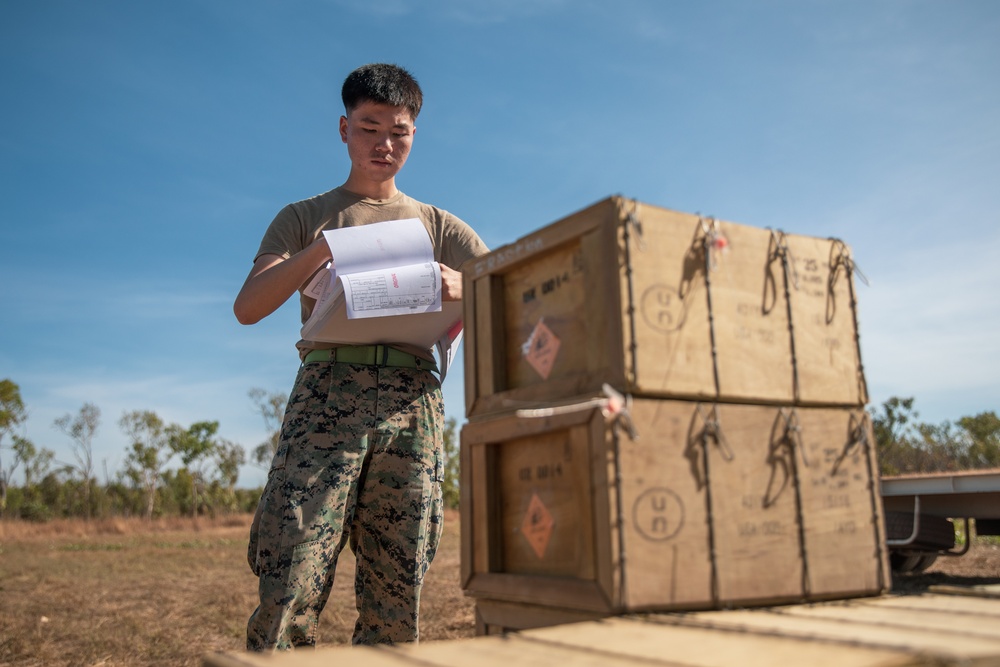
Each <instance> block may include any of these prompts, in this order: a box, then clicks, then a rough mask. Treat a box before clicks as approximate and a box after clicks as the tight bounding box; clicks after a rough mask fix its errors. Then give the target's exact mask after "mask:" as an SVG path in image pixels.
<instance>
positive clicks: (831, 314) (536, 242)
mask: <svg viewBox="0 0 1000 667" xmlns="http://www.w3.org/2000/svg"><path fill="white" fill-rule="evenodd" d="M851 266H852V265H851V263H850V253H849V251H848V249H847V247H846V246H845V245H844V244H843V243H841V242H839V241H834V240H829V239H815V238H811V237H803V236H795V235H786V234H782V233H778V232H771V231H770V230H766V229H760V228H755V227H749V226H745V225H738V224H735V223H729V222H722V221H714V220H706V219H703V218H700V217H698V216H695V215H690V214H685V213H679V212H675V211H670V210H667V209H663V208H659V207H655V206H649V205H646V204H640V203H639V202H635V201H631V200H627V199H623V198H619V197H614V198H609V199H606V200H603V201H601V202H598V203H597V204H595V205H593V206H591V207H589V208H587V209H585V210H582V211H580V212H578V213H575V214H573V215H571V216H569V217H567V218H564V219H562V220H560V221H558V222H556V223H553V224H552V225H549V226H547V227H545V228H543V229H540V230H538V231H536V232H534V233H532V234H530V235H528V236H526V237H524V238H522V239H520V240H519V241H517V242H516V243H513V244H510V245H507V246H504V247H501V248H499V249H497V250H496V251H494V252H492V253H490V254H489V255H486V256H484V257H481V258H478V259H476V260H473V261H472V262H470V264H469V265H468V266H467V267H466V268H465V269H464V271H463V273H464V280H465V284H464V290H465V300H464V301H465V305H464V309H465V312H464V320H465V323H466V340H465V355H466V356H465V373H466V378H465V380H466V381H465V390H466V413H467V416H468V417H469V418H470V419H474V418H477V417H481V416H489V415H495V414H498V413H502V412H505V411H510V410H512V409H516V408H518V407H524V406H530V405H544V404H546V403H549V402H552V401H559V400H562V399H566V398H568V397H574V396H579V395H584V394H588V393H594V392H599V391H600V390H601V387H602V385H603V384H604V383H609V384H611V385H612V386H614V387H615V388H616V389H618V390H619V391H622V392H628V393H633V394H637V395H643V396H656V397H664V398H686V399H705V400H719V401H735V402H750V403H771V402H773V403H778V404H798V405H816V406H822V405H831V406H833V405H843V406H848V405H849V406H861V405H864V404H865V402H866V400H867V394H866V389H865V385H864V375H863V372H862V367H861V362H860V355H859V352H858V342H857V327H856V319H855V309H854V303H855V302H854V289H853V282H852V273H851V270H850V268H851Z"/></svg>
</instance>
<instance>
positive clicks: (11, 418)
mask: <svg viewBox="0 0 1000 667" xmlns="http://www.w3.org/2000/svg"><path fill="white" fill-rule="evenodd" d="M27 418H28V412H27V410H25V408H24V401H22V400H21V388H20V387H18V386H17V384H16V383H14V382H13V381H11V380H9V379H6V378H5V379H3V380H0V516H3V513H4V510H5V509H6V508H7V485H8V484H9V483H10V479H11V476H12V475H13V474H14V468H16V467H17V459H16V458H15V460H14V461H15V462H14V464H13V465H12V466H11V467H10V468H9V469H6V468H4V466H3V456H2V454H3V446H4V443H3V441H4V439H5V438H6V437H7V436H8V435H12V434H13V431H14V430H15V429H16V428H18V427H19V426H20V425H21V424H22V423H23V422H24V421H25V420H26V419H27Z"/></svg>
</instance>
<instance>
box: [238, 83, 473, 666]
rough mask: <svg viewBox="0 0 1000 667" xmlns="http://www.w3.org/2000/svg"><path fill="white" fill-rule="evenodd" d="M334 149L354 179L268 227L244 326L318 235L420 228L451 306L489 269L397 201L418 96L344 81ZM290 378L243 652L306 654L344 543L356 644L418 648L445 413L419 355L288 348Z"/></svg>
mask: <svg viewBox="0 0 1000 667" xmlns="http://www.w3.org/2000/svg"><path fill="white" fill-rule="evenodd" d="M342 97H343V101H344V107H345V115H344V116H341V118H340V137H341V139H342V140H343V142H344V143H345V144H347V152H348V155H349V156H350V160H351V169H350V173H349V174H348V177H347V180H346V181H345V182H344V184H343V185H342V186H340V187H338V188H335V189H333V190H331V191H329V192H327V193H325V194H322V195H318V196H316V197H313V198H311V199H307V200H304V201H300V202H297V203H294V204H290V205H288V206H286V207H285V208H284V209H282V210H281V211H280V212H279V213H278V215H277V216H276V217H275V219H274V221H273V222H272V223H271V225H270V227H269V228H268V229H267V232H266V233H265V234H264V238H263V240H262V242H261V245H260V249H259V251H258V252H257V256H256V258H255V260H254V264H253V268H252V269H251V270H250V274H249V275H248V276H247V279H246V282H245V283H244V284H243V287H242V289H241V290H240V293H239V295H238V296H237V297H236V302H235V304H234V306H233V310H234V312H235V314H236V318H237V319H238V320H239V321H240V322H241V323H243V324H253V323H255V322H258V321H259V320H261V319H263V318H264V317H266V316H268V315H270V314H271V313H272V312H274V311H275V310H276V309H277V308H278V307H280V306H281V305H282V304H283V303H284V302H285V301H286V300H287V299H288V298H289V297H291V296H292V294H294V293H295V292H297V291H299V292H300V301H301V306H302V321H303V322H305V321H306V319H307V318H308V317H309V315H310V313H311V311H312V308H313V306H314V305H315V302H314V301H313V299H311V298H309V297H307V296H305V295H303V294H301V290H302V289H303V287H304V286H305V285H306V284H308V282H309V281H310V279H311V277H312V276H314V275H315V274H316V272H317V271H318V270H319V269H321V268H322V267H323V266H325V265H326V263H327V262H329V261H330V259H331V253H330V247H329V246H328V245H327V242H326V240H325V239H324V237H323V234H322V232H323V230H324V229H337V228H341V227H350V226H355V225H365V224H370V223H374V222H382V221H387V220H399V219H405V218H418V219H420V220H421V221H422V222H423V224H424V227H425V228H426V229H427V232H428V234H429V235H430V238H431V242H432V245H433V247H434V259H435V260H436V261H437V262H439V263H440V265H441V280H442V298H443V299H445V300H460V299H461V298H462V279H461V278H462V276H461V274H460V273H459V272H458V270H457V269H458V268H459V267H460V266H461V265H462V263H463V262H465V261H466V260H468V259H470V258H472V257H475V256H479V255H482V254H485V253H486V252H487V249H486V246H485V245H484V244H483V242H482V241H481V240H480V239H479V237H478V236H477V235H476V233H475V232H474V231H473V230H472V229H471V228H470V227H469V226H468V225H466V224H465V223H464V222H462V221H461V220H459V219H458V218H456V217H455V216H453V215H451V214H450V213H448V212H446V211H443V210H441V209H439V208H437V207H434V206H430V205H428V204H423V203H421V202H418V201H416V200H414V199H411V198H410V197H407V196H406V195H404V194H403V193H402V192H400V191H399V190H398V189H397V188H396V175H397V174H398V173H399V170H400V169H402V167H403V165H404V164H405V163H406V158H407V156H408V155H409V153H410V148H411V146H412V143H413V137H414V133H415V132H416V127H415V125H414V123H415V121H416V118H417V115H418V114H419V113H420V107H421V104H422V102H423V95H422V92H421V90H420V87H419V85H418V84H417V82H416V80H414V78H413V77H412V76H411V75H410V74H409V72H407V71H406V70H404V69H402V68H400V67H398V66H395V65H386V64H372V65H365V66H363V67H360V68H358V69H357V70H355V71H354V72H352V73H351V74H350V75H348V77H347V79H346V80H345V81H344V85H343V89H342ZM297 347H298V349H299V353H300V357H301V359H302V362H303V363H302V365H301V366H300V368H299V371H298V375H297V377H296V379H295V384H294V387H293V389H292V392H291V395H290V397H289V401H288V407H287V409H286V412H285V418H284V423H283V424H282V430H281V438H280V442H279V445H278V450H277V452H276V454H275V456H274V460H273V462H272V465H271V470H270V472H269V473H268V479H267V484H266V486H265V488H264V492H263V494H262V496H261V499H260V503H259V505H258V508H257V513H256V516H255V517H254V521H253V525H252V527H251V529H250V543H249V549H248V559H249V562H250V567H251V569H253V571H254V573H255V574H256V575H257V576H258V577H259V596H260V604H259V606H258V607H257V610H256V611H255V612H254V613H253V615H252V616H251V618H250V622H249V624H248V626H247V647H248V648H249V649H251V650H266V649H272V648H278V649H284V648H290V647H293V646H311V645H314V644H315V642H316V626H317V623H318V620H319V615H320V612H321V611H322V610H323V607H324V605H325V604H326V601H327V598H328V596H329V594H330V589H331V586H332V583H333V576H334V570H335V568H336V563H337V558H338V556H339V554H340V552H341V549H342V548H343V547H344V545H345V544H346V543H347V542H348V541H350V544H351V547H352V549H353V550H354V552H355V556H356V559H357V574H356V577H355V594H356V604H357V609H358V619H357V623H356V625H355V629H354V637H353V642H354V643H356V644H375V643H390V642H406V641H417V639H418V609H419V602H420V589H421V585H422V583H423V578H424V574H425V573H426V571H427V568H428V566H429V565H430V562H431V560H432V559H433V557H434V553H435V550H436V548H437V544H438V539H439V537H440V532H441V528H442V503H441V484H440V483H441V478H442V476H443V461H442V456H443V454H442V449H443V447H442V432H443V421H444V408H443V401H442V397H441V389H440V383H439V381H438V378H437V376H435V375H434V373H433V370H434V357H433V355H432V354H431V351H430V350H427V349H419V348H414V347H412V346H407V345H393V346H389V349H388V350H386V347H385V346H381V345H379V346H375V345H372V346H337V345H336V344H331V343H319V342H315V341H308V340H301V341H299V342H298V344H297Z"/></svg>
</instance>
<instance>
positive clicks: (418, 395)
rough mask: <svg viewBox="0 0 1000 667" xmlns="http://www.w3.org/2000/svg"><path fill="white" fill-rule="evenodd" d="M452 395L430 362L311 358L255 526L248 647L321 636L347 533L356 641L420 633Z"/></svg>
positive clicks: (310, 641) (439, 513)
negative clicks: (446, 395)
mask: <svg viewBox="0 0 1000 667" xmlns="http://www.w3.org/2000/svg"><path fill="white" fill-rule="evenodd" d="M443 423H444V403H443V400H442V397H441V388H440V383H439V382H438V379H437V377H436V376H435V375H433V374H432V373H431V372H430V371H427V370H417V369H409V368H389V367H377V366H356V365H351V364H345V363H333V362H316V363H309V364H304V365H303V366H302V367H301V368H300V369H299V373H298V376H297V377H296V380H295V386H294V388H293V390H292V394H291V396H290V398H289V402H288V406H287V408H286V411H285V418H284V423H283V425H282V430H281V438H280V442H279V445H278V450H277V452H276V453H275V456H274V460H273V462H272V465H271V470H270V472H269V473H268V478H267V484H266V486H265V487H264V492H263V494H262V496H261V499H260V503H259V505H258V507H257V513H256V515H255V517H254V520H253V525H252V527H251V529H250V543H249V548H248V553H247V557H248V560H249V562H250V568H251V569H252V570H253V572H254V573H255V574H256V575H257V576H258V578H259V595H260V605H259V606H258V607H257V610H256V611H254V613H253V615H252V616H251V617H250V622H249V623H248V625H247V648H248V649H250V650H256V651H262V650H269V649H285V648H291V647H293V646H313V645H315V643H316V626H317V624H318V622H319V615H320V613H321V612H322V610H323V607H324V606H325V605H326V602H327V599H328V598H329V595H330V589H331V587H332V585H333V578H334V571H335V569H336V566H337V558H338V556H339V555H340V552H341V550H342V549H343V547H344V546H345V545H346V544H347V543H350V545H351V549H352V550H353V551H354V553H355V557H356V562H357V570H356V575H355V581H354V590H355V598H356V599H355V603H356V606H357V610H358V619H357V622H356V624H355V628H354V636H353V643H355V644H379V643H395V642H408V641H410V642H412V641H417V639H418V636H419V635H418V609H419V604H420V589H421V586H422V584H423V579H424V575H425V573H426V572H427V568H428V567H429V566H430V563H431V560H432V559H433V558H434V554H435V552H436V550H437V546H438V541H439V539H440V536H441V529H442V525H443V508H442V498H441V479H442V477H443V472H444V462H443V453H442V447H443V446H442V429H443V425H444V424H443Z"/></svg>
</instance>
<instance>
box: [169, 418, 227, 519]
mask: <svg viewBox="0 0 1000 667" xmlns="http://www.w3.org/2000/svg"><path fill="white" fill-rule="evenodd" d="M218 431H219V422H217V421H204V422H196V423H194V424H191V426H189V427H188V428H187V429H182V428H181V427H179V426H177V425H172V426H170V427H168V428H167V433H168V435H167V439H168V442H169V443H170V449H171V451H173V452H174V453H175V454H177V455H178V456H180V457H181V464H182V465H183V471H184V472H186V473H187V475H189V476H190V478H191V515H192V516H194V515H195V514H197V512H198V506H199V502H198V501H199V495H200V493H201V492H202V490H203V489H204V488H205V486H206V484H207V474H206V472H207V471H206V468H205V464H206V463H208V462H210V461H211V459H212V457H213V456H214V454H215V452H216V449H217V448H218V446H219V441H218V440H217V438H216V433H218Z"/></svg>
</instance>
